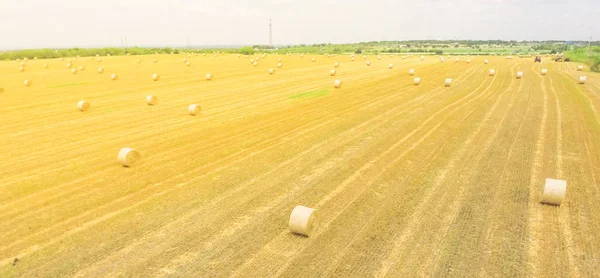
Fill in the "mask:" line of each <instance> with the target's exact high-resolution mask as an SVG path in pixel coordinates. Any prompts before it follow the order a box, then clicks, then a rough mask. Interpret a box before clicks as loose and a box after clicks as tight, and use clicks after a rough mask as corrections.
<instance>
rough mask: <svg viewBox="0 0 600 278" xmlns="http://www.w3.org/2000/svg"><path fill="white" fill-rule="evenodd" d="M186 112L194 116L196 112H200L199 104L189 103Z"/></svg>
mask: <svg viewBox="0 0 600 278" xmlns="http://www.w3.org/2000/svg"><path fill="white" fill-rule="evenodd" d="M188 112H189V113H190V115H192V116H196V114H198V113H200V105H198V104H191V105H190V106H188Z"/></svg>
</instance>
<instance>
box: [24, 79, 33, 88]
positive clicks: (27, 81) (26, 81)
mask: <svg viewBox="0 0 600 278" xmlns="http://www.w3.org/2000/svg"><path fill="white" fill-rule="evenodd" d="M23 85H25V86H28V87H29V86H31V81H29V80H25V81H23Z"/></svg>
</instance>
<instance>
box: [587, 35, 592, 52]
mask: <svg viewBox="0 0 600 278" xmlns="http://www.w3.org/2000/svg"><path fill="white" fill-rule="evenodd" d="M591 45H592V37H590V41H589V42H588V49H587V56H588V57H590V46H591Z"/></svg>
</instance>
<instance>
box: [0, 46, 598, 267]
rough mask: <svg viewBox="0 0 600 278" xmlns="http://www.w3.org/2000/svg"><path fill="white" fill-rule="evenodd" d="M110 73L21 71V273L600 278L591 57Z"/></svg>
mask: <svg viewBox="0 0 600 278" xmlns="http://www.w3.org/2000/svg"><path fill="white" fill-rule="evenodd" d="M256 57H260V59H259V61H258V62H257V63H256V65H255V66H254V65H253V63H252V62H251V61H250V60H251V59H252V58H256ZM101 58H102V60H101V62H97V61H96V60H95V59H94V60H89V59H88V58H83V57H82V58H80V59H77V60H73V61H72V62H71V63H72V68H73V69H75V68H77V69H79V68H81V67H82V66H83V67H84V68H87V70H79V71H78V72H77V74H73V73H72V72H71V69H70V68H67V59H66V58H65V60H64V61H60V60H59V59H54V60H42V59H40V60H29V61H27V66H26V70H25V71H19V62H17V61H3V62H0V76H1V77H0V88H3V92H2V93H0V142H1V144H0V154H1V155H2V156H3V159H2V160H0V227H1V229H0V277H13V276H27V277H35V276H42V277H61V276H76V277H131V276H141V277H156V276H159V277H162V276H188V277H270V276H281V277H327V276H338V277H371V276H375V277H421V276H459V277H489V276H501V277H525V276H528V277H532V276H533V277H591V276H594V275H598V270H599V269H600V233H599V231H600V202H599V200H600V182H599V181H600V75H599V74H597V73H591V72H588V71H587V69H586V70H584V71H583V72H581V71H578V70H577V64H576V63H555V62H553V61H551V60H550V59H544V61H543V62H542V63H534V62H533V58H518V57H515V58H514V59H505V58H504V57H470V59H471V63H467V62H466V60H467V58H466V57H463V58H461V59H460V61H459V62H456V63H455V62H451V63H450V62H444V63H441V62H440V60H439V58H438V57H434V56H426V57H425V58H424V59H423V60H421V59H420V58H419V57H418V56H410V57H406V58H403V57H402V56H396V55H395V56H388V55H385V56H381V59H377V57H376V56H367V57H366V60H368V61H371V64H370V66H367V65H365V60H364V59H359V57H357V59H356V62H352V61H351V59H350V57H349V56H348V55H337V56H335V57H334V56H333V55H332V56H330V57H327V56H324V55H313V54H306V55H304V56H303V57H301V56H300V55H297V54H295V55H291V56H287V55H267V56H265V57H263V56H262V55H260V56H258V55H257V56H254V57H244V56H243V55H242V56H240V57H239V58H238V56H237V55H231V54H230V55H228V54H220V55H206V56H203V55H191V56H190V57H189V58H188V57H187V55H183V54H175V55H149V56H121V57H117V56H111V57H101ZM184 58H187V59H186V61H184V62H182V60H183V59H184ZM278 58H282V62H281V63H282V64H283V66H282V67H278V66H277V64H278V63H279V61H278ZM313 58H315V59H314V61H315V62H313ZM153 59H156V60H157V61H158V62H157V63H153V62H152V61H153ZM99 60H100V59H99V58H98V61H99ZM138 60H139V62H137V61H138ZM448 60H449V59H448ZM452 60H454V58H452ZM484 60H488V61H489V62H488V63H487V64H486V63H484ZM187 62H189V64H187ZM335 62H338V63H339V66H338V67H334V63H335ZM44 64H46V65H47V67H45V66H44ZM390 64H393V67H391V66H390ZM99 67H101V68H102V70H96V68H99ZM270 68H275V69H276V71H275V73H274V74H269V69H270ZM334 68H335V72H336V74H335V76H332V75H330V71H331V70H332V69H334ZM542 68H547V69H548V71H547V74H546V75H542V74H541V70H542ZM82 69H83V68H82ZM409 69H414V75H412V74H409ZM491 69H493V70H495V74H494V75H491V76H490V74H489V72H490V70H491ZM517 72H523V76H522V78H520V79H518V78H517V77H516V76H517ZM113 74H114V78H111V75H113ZM582 75H585V76H587V80H586V82H585V84H579V83H578V80H579V77H580V76H582ZM159 76H160V79H159V78H158V77H159ZM117 77H118V78H117ZM209 77H210V78H209ZM415 78H420V83H419V84H418V85H415V84H414V79H415ZM447 78H449V79H451V81H452V86H444V82H445V80H446V79H447ZM25 80H28V81H29V82H28V86H26V85H25V84H24V82H25ZM335 80H340V86H339V88H335V87H334V81H335ZM1 91H2V90H0V92H1ZM150 97H154V98H150ZM80 101H84V102H85V103H87V105H83V104H84V102H82V103H81V105H83V106H80V104H79V103H80ZM194 104H196V105H197V106H193V107H190V106H191V105H194ZM126 148H129V149H126ZM122 149H124V151H121V150H122ZM118 156H119V157H118ZM546 178H551V179H559V180H566V181H567V190H566V196H565V198H564V201H563V202H562V204H561V205H560V206H551V205H546V204H542V203H540V199H541V197H542V192H543V191H544V183H545V180H546ZM297 205H302V206H306V207H307V208H312V209H315V212H317V214H316V218H315V219H314V225H315V227H316V229H315V230H314V232H313V233H312V234H311V235H310V236H309V237H306V236H301V235H297V234H294V233H292V232H290V229H289V227H288V222H289V219H290V214H291V212H292V210H293V209H294V208H295V207H296V206H297Z"/></svg>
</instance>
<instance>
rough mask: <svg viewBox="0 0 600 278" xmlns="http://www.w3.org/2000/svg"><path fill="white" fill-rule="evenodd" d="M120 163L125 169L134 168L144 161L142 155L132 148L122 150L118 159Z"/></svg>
mask: <svg viewBox="0 0 600 278" xmlns="http://www.w3.org/2000/svg"><path fill="white" fill-rule="evenodd" d="M117 159H118V160H119V162H120V163H121V164H123V166H125V167H133V166H135V165H136V164H138V162H140V160H141V159H142V155H141V154H140V152H138V151H137V150H134V149H132V148H122V149H121V150H120V151H119V156H118V157H117Z"/></svg>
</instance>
